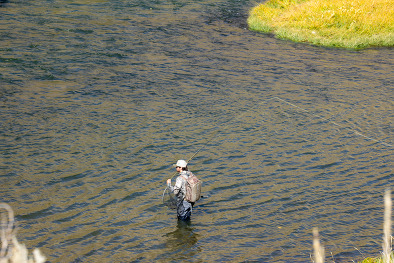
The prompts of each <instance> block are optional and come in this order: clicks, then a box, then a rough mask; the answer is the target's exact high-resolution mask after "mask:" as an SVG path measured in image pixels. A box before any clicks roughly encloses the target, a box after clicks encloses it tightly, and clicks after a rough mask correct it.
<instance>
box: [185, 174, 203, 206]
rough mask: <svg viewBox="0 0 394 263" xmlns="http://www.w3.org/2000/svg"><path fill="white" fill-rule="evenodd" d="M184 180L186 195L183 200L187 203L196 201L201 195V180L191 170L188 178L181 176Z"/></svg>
mask: <svg viewBox="0 0 394 263" xmlns="http://www.w3.org/2000/svg"><path fill="white" fill-rule="evenodd" d="M182 177H183V179H185V180H186V196H185V200H186V201H188V202H189V203H194V202H196V201H198V200H199V199H200V197H201V184H202V182H201V181H200V180H199V179H198V178H197V176H195V175H194V174H193V173H192V172H190V174H189V178H186V177H185V176H182Z"/></svg>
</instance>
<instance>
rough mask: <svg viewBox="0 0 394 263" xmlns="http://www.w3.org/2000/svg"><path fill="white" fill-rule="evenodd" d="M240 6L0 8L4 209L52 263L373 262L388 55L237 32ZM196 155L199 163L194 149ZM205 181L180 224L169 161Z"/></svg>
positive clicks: (101, 0)
mask: <svg viewBox="0 0 394 263" xmlns="http://www.w3.org/2000/svg"><path fill="white" fill-rule="evenodd" d="M253 4H254V2H253V1H237V0H219V1H212V0H200V1H187V0H168V1H162V0H157V1H146V0H138V1H136V0H119V1H107V0H83V1H82V0H67V1H66V0H65V1H60V0H45V1H38V0H23V1H22V0H10V1H2V3H1V7H0V92H1V93H0V109H1V129H0V137H1V146H0V147H1V148H0V151H1V156H2V159H1V160H2V161H1V176H0V180H1V201H3V202H7V203H8V204H10V205H11V206H12V207H13V209H14V211H15V214H16V221H17V237H18V240H19V241H20V242H22V243H24V244H26V246H27V247H28V248H29V249H33V248H35V247H38V248H40V249H41V251H42V252H43V254H45V255H46V256H47V258H48V261H49V262H182V261H185V262H310V261H311V259H310V255H311V253H312V228H313V227H318V228H319V232H320V234H321V242H322V244H323V245H324V246H325V249H326V258H327V261H330V262H332V261H335V262H352V260H354V261H357V260H361V259H363V258H365V257H367V256H373V257H374V256H379V254H380V251H381V240H382V234H383V233H382V222H383V197H382V196H383V193H384V190H385V189H386V188H387V187H388V186H390V185H391V186H393V185H394V184H393V183H394V180H393V172H392V159H393V143H394V142H393V111H392V107H393V84H394V79H393V73H394V50H393V49H374V48H372V49H366V50H361V51H352V50H343V49H329V48H323V47H313V46H310V45H307V44H303V43H292V42H287V41H282V40H277V39H275V38H273V37H272V36H269V35H262V34H257V33H254V32H250V31H248V30H247V29H246V22H245V21H246V17H247V12H248V10H249V9H250V8H251V7H252V5H253ZM200 149H201V151H199V150H200ZM197 151H199V152H198V154H197V155H196V156H195V157H194V158H193V159H192V160H191V162H190V165H189V168H190V169H191V170H192V171H193V172H194V173H195V174H196V175H197V176H199V177H200V178H201V179H202V180H203V194H204V198H202V199H201V200H200V201H199V202H198V203H197V204H196V206H195V209H194V211H193V214H192V220H191V222H190V224H189V225H182V224H178V223H177V220H176V212H175V211H174V210H169V209H167V208H166V207H165V206H164V205H163V203H162V193H163V190H164V189H165V181H166V179H167V178H170V177H172V176H173V175H174V172H175V170H174V168H173V167H172V164H173V163H175V162H176V160H177V159H181V158H183V159H188V158H190V157H191V156H193V154H194V153H196V152H197Z"/></svg>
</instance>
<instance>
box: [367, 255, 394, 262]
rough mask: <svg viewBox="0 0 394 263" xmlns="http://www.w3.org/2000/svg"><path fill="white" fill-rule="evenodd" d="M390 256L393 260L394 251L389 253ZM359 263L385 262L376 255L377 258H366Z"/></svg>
mask: <svg viewBox="0 0 394 263" xmlns="http://www.w3.org/2000/svg"><path fill="white" fill-rule="evenodd" d="M391 258H392V260H393V262H394V253H391ZM360 263H385V262H383V259H382V258H381V257H378V258H366V259H364V260H363V261H361V262H360Z"/></svg>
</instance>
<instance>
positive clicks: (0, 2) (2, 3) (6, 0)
mask: <svg viewBox="0 0 394 263" xmlns="http://www.w3.org/2000/svg"><path fill="white" fill-rule="evenodd" d="M6 3H8V0H0V7H3V6H4V4H6Z"/></svg>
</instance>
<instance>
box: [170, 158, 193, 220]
mask: <svg viewBox="0 0 394 263" xmlns="http://www.w3.org/2000/svg"><path fill="white" fill-rule="evenodd" d="M174 166H175V167H176V171H177V172H178V173H179V176H178V177H177V178H176V182H175V185H174V186H171V179H168V180H167V185H168V188H169V189H170V191H171V192H174V194H175V196H176V198H177V199H176V207H177V215H178V220H182V221H188V220H190V216H191V214H192V210H193V205H194V203H189V202H188V201H186V200H184V199H185V196H186V179H185V177H186V178H188V177H189V175H190V174H191V172H190V171H189V170H188V168H187V162H186V161H185V160H178V161H177V163H176V164H174Z"/></svg>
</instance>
